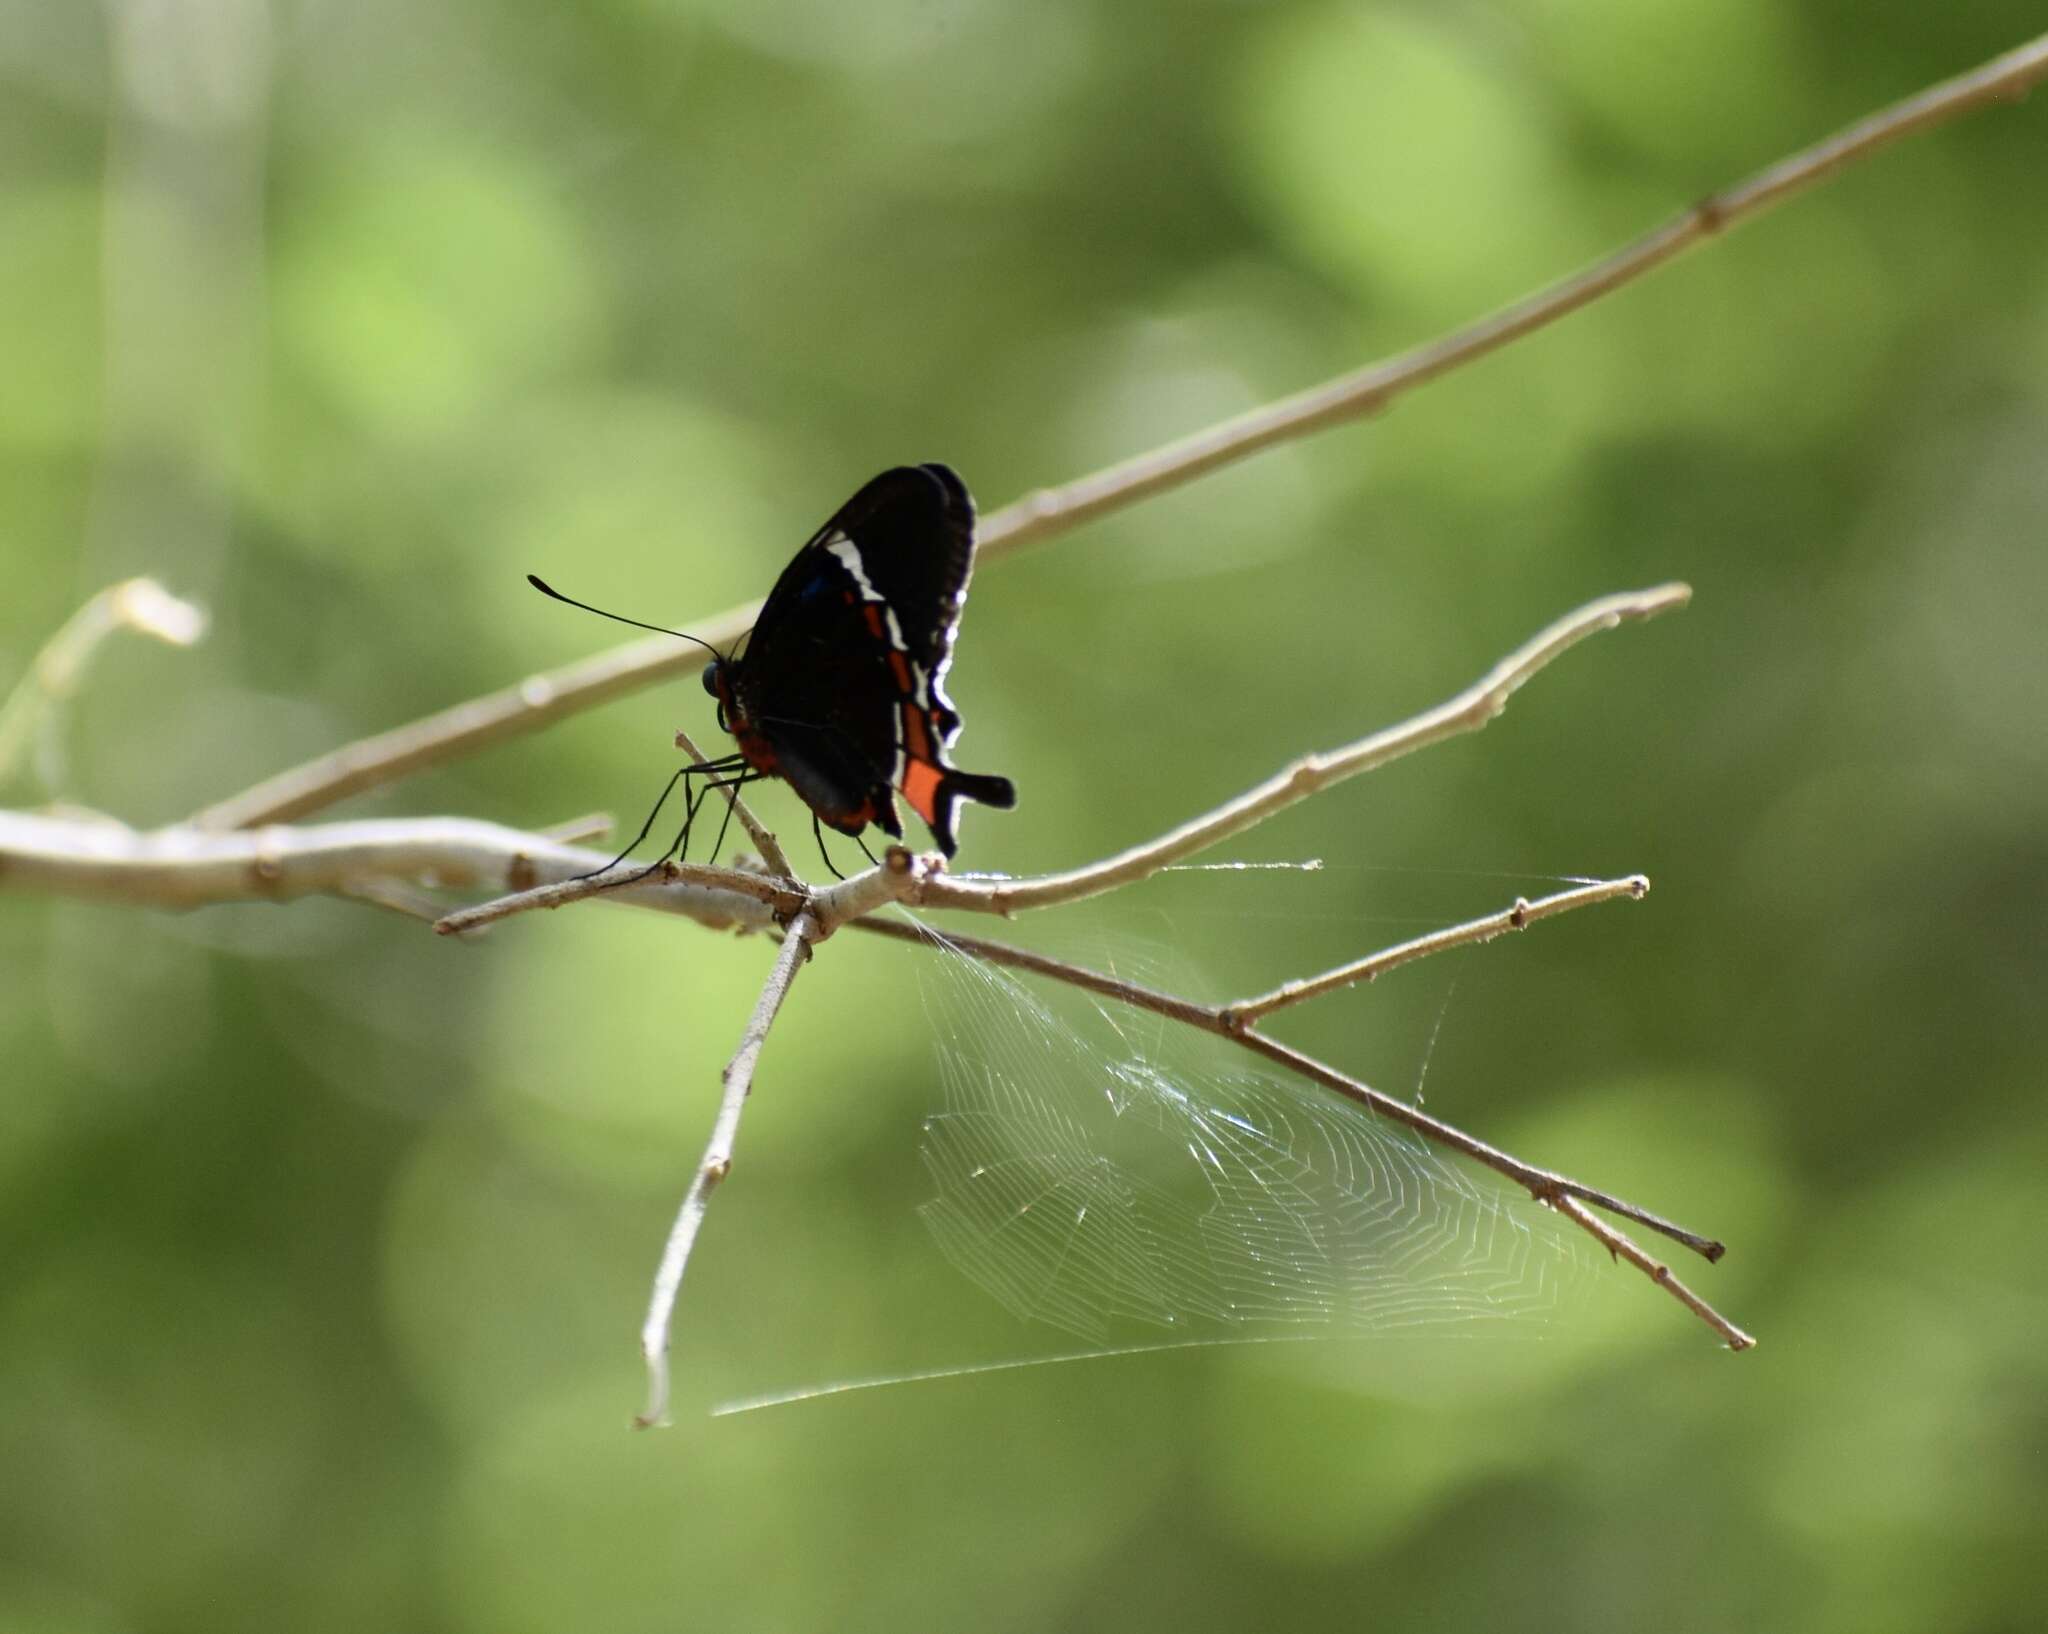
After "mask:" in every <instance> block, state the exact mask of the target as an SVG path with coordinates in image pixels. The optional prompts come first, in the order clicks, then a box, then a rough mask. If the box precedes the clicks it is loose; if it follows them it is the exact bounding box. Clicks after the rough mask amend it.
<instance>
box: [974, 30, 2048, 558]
mask: <svg viewBox="0 0 2048 1634" xmlns="http://www.w3.org/2000/svg"><path fill="white" fill-rule="evenodd" d="M2044 76H2048V35H2043V36H2042V37H2041V38H2039V39H2037V40H2034V41H2032V42H2031V43H2029V44H2027V45H2024V46H2021V47H2019V48H2018V49H2017V50H2014V51H2009V52H2007V53H2006V54H2005V55H2004V56H2002V57H1994V58H1993V59H1992V60H1991V61H1990V62H1987V63H1985V64H1984V65H1983V66H1982V67H1979V68H1975V69H1972V70H1971V71H1970V72H1969V73H1967V74H1961V75H1958V76H1957V77H1956V78H1954V79H1951V80H1944V81H1943V82H1942V83H1941V84H1939V85H1935V86H1932V87H1930V88H1929V89H1927V90H1925V91H1922V92H1920V93H1918V94H1917V95H1915V96H1910V97H1908V98H1906V100H1905V101H1903V102H1895V103H1893V104H1892V106H1890V107H1889V108H1885V109H1882V110H1880V111H1879V112H1877V113H1874V114H1871V115H1869V116H1868V117H1866V118H1863V119H1860V120H1858V121H1857V122H1856V123H1855V124H1853V125H1850V126H1848V127H1846V128H1845V129H1843V130H1840V131H1838V132H1836V133H1835V134H1834V135H1833V136H1830V137H1829V138H1827V140H1825V141H1823V142H1820V143H1817V144H1815V145H1814V146H1813V147H1810V148H1807V149H1805V150H1804V151H1803V152H1800V153H1795V154H1793V155H1791V156H1790V157H1789V158H1785V159H1781V160H1779V161H1778V162H1777V163H1776V164H1774V165H1771V166H1769V167H1768V168H1766V169H1764V170H1760V171H1758V172H1757V173H1756V174H1755V175H1753V176H1751V177H1749V178H1748V179H1747V180H1745V181H1741V182H1738V183H1736V184H1735V185H1734V186H1733V187H1729V188H1725V189H1723V190H1722V191H1721V192H1718V193H1713V194H1709V195H1708V196H1707V197H1706V198H1704V199H1702V200H1701V201H1700V202H1699V203H1698V204H1696V205H1694V206H1693V207H1692V208H1691V209H1690V210H1687V211H1686V212H1685V213H1684V214H1683V215H1680V216H1678V217H1676V218H1675V219H1674V220H1671V221H1668V222H1666V223H1665V224H1664V225H1663V226H1661V227H1658V228H1656V229H1655V230H1654V231H1652V232H1648V233H1645V234H1644V235H1643V236H1642V237H1641V238H1638V239H1636V240H1635V241H1634V242H1633V243H1630V244H1627V245H1624V246H1623V247H1622V248H1621V249H1619V250H1616V251H1614V252H1613V253H1611V254H1609V255H1607V256H1605V257H1604V258H1602V259H1601V260H1599V261H1596V262H1594V263H1593V264H1592V265H1591V266H1589V267H1586V268H1584V269H1582V270H1581V271H1579V272H1576V273H1574V274H1572V276H1571V277H1569V278H1566V279H1564V280H1562V281H1561V282H1559V283H1555V284H1552V285H1551V286H1550V287H1549V288H1548V289H1544V290H1540V291H1538V292H1537V293H1536V294H1534V295H1530V296H1527V297H1525V298H1524V299H1522V300H1520V301H1517V302H1515V303H1514V304H1513V305H1512V306H1508V307H1504V308H1502V309H1501V310H1500V311H1498V312H1495V313H1493V314H1492V315H1490V316H1488V317H1485V318H1482V319H1480V320H1479V321H1478V322H1477V323H1473V324H1470V325H1468V326H1467V327H1465V328H1463V329H1459V330H1455V331H1453V332H1452V333H1451V334H1448V335H1443V336H1440V337H1438V338H1437V339H1436V340H1433V341H1429V342H1427V343H1426V344H1424V345H1421V346H1418V347H1416V348H1414V349H1413V350H1412V351H1407V352H1402V353H1399V354H1397V355H1396V356H1394V357H1391V358H1387V359H1385V360H1383V361H1381V362H1378V363H1373V364H1369V365H1367V366H1366V367H1365V368H1362V369H1359V370H1357V371H1355V372H1354V373H1351V374H1346V375H1339V376H1338V377H1337V378H1336V379H1335V380H1330V381H1325V382H1324V383H1323V384H1322V385H1320V386H1315V387H1312V388H1310V389H1309V390H1308V391H1304V392H1300V393H1298V394H1296V395H1295V396H1293V397H1286V398H1282V399H1281V400H1280V401H1279V402H1277V403H1270V404H1267V405H1266V406H1265V407H1263V408H1257V409H1253V410H1251V411H1250V412H1249V413H1246V414H1242V415H1240V416H1238V417H1237V418H1236V419H1234V420H1226V421H1225V422H1224V423H1223V424H1221V425H1218V426H1211V427H1210V428H1209V429H1208V430H1206V431H1200V432H1197V433H1195V435H1193V436H1191V437H1186V438H1183V439H1182V440H1181V441H1179V442H1176V443H1169V444H1168V445H1167V446H1166V447H1164V448H1161V449H1157V450H1155V451H1153V452H1152V453H1149V454H1142V455H1140V456H1138V457H1137V458H1136V459H1132V460H1126V461H1125V462H1124V463H1123V464H1121V465H1113V466H1111V467H1110V468H1109V469H1108V470H1106V471H1099V472H1097V473H1096V474H1095V475H1094V476H1090V477H1083V478H1082V479H1081V480H1080V481H1078V482H1072V483H1069V484H1067V486H1065V487H1064V488H1056V489H1052V490H1050V491H1046V492H1041V493H1036V494H1031V495H1029V496H1027V497H1026V498H1024V499H1021V500H1019V501H1018V502H1017V503H1016V504H1014V505H1011V506H1009V507H1007V508H1006V509H1004V510H1001V511H998V512H996V513H995V515H993V516H991V517H990V518H989V519H988V521H987V523H986V524H985V525H984V526H983V528H982V548H983V550H984V551H985V552H987V553H990V554H994V553H998V552H1003V551H1008V550H1015V549H1018V548H1020V547H1022V546H1024V545H1028V544H1037V543H1040V542H1042V541H1043V540H1046V539H1049V538H1052V537H1054V536H1055V535H1058V534H1061V533H1065V532H1067V531H1069V530H1070V529H1073V528H1077V527H1080V526H1081V525H1082V524H1083V523H1087V522H1093V521H1095V520H1096V519H1097V518H1099V517H1103V516H1107V515H1109V514H1110V513H1111V512H1114V511H1119V510H1122V509H1124V508H1125V507H1126V506H1129V505H1135V504H1136V503H1138V502H1139V501H1140V500H1143V499H1149V498H1151V497H1152V496H1153V495H1155V494H1160V493H1165V492H1167V491H1168V490H1170V489H1174V488H1178V487H1180V486H1182V485H1183V484H1184V483H1188V482H1192V481H1193V480H1194V479H1195V478H1197V477H1200V476H1204V475H1206V474H1207V473H1209V472H1211V471H1214V470H1216V469H1218V468H1219V467H1221V466H1225V465H1230V464H1233V463H1235V462H1236V461H1238V460H1241V459H1244V458H1245V457H1246V456H1247V455H1250V454H1255V453H1257V452H1258V451H1259V450H1260V449H1263V448H1270V447H1272V446H1273V445H1274V444H1275V443H1283V442H1291V441H1293V440H1294V439H1295V438H1297V437H1304V436H1307V435H1309V434H1310V433H1312V432H1316V431H1322V430H1324V429H1326V428H1327V427H1330V426H1334V425H1341V424H1343V423H1344V422H1346V421H1349V420H1356V419H1359V418H1361V417H1363V416H1365V415H1369V414H1377V413H1378V412H1380V411H1381V410H1382V409H1385V408H1387V407H1388V406H1390V405H1391V404H1392V403H1393V402H1394V400H1395V399H1396V398H1398V397H1400V396H1402V395H1404V394H1405V393H1407V392H1410V391H1412V390H1414V389H1415V388H1416V387H1417V386H1421V385H1425V384H1427V383H1428V382H1429V381H1432V380H1436V379H1439V378H1441V377H1442V376H1444V375H1447V374H1449V373H1451V371H1452V370H1454V369H1460V368H1463V367H1464V366H1465V365H1466V364H1468V363H1473V362H1476V361H1477V360H1478V359H1480V358H1482V357H1485V356H1486V355H1487V354H1488V353H1491V352H1497V351H1499V350H1500V349H1501V348H1502V347H1504V346H1507V345H1509V344H1510V343H1512V342H1514V341H1517V340H1520V339H1521V338H1522V337H1523V336H1524V335H1527V334H1532V333H1533V332H1535V331H1536V330H1538V329H1543V328H1546V327H1548V326H1549V325H1550V324H1553V323H1555V322H1556V321H1557V320H1558V319H1559V318H1563V317H1567V316H1569V315H1570V314H1571V313H1573V312H1576V311H1578V310H1579V309H1580V308H1581V307H1585V306H1590V305H1591V304H1592V303H1593V302H1594V301H1597V300H1598V299H1600V297H1601V296H1603V295H1608V294H1612V293H1613V292H1614V291H1615V290H1617V289H1620V288H1621V287H1622V286H1623V285H1624V284H1630V283H1633V282H1635V280H1636V279H1638V278H1640V277H1642V276H1643V274H1644V273H1646V272H1650V271H1653V270H1654V269H1655V268H1657V267H1660V266H1662V265H1663V264H1664V263H1665V262H1666V261H1669V260H1671V259H1673V258H1674V257H1675V256H1677V255H1679V254H1680V253H1681V252H1683V251H1685V250H1688V249H1691V248H1692V247H1693V246H1694V245H1696V244H1699V243H1701V242H1703V241H1705V240H1706V239H1709V238H1712V237H1714V236H1716V235H1717V234H1720V233H1723V232H1726V231H1727V230H1728V229H1729V228H1730V227H1733V226H1735V225H1736V224H1737V223H1739V222H1742V221H1745V220H1747V219H1749V218H1750V217H1752V216H1756V215H1760V214H1762V212H1763V211H1764V210H1766V209H1768V208H1769V207H1770V206H1771V205H1774V204H1776V203H1778V202H1780V201H1781V200H1783V199H1786V198H1789V197H1790V196H1791V195H1792V194H1794V193H1797V192H1800V191H1802V190H1804V189H1805V188H1808V187H1811V186H1813V185H1814V184H1815V183H1817V182H1821V181H1825V180H1826V179H1827V178H1828V177H1830V176H1832V175H1834V174H1835V173H1836V172H1837V171H1839V170H1842V169H1845V168H1846V167H1847V166H1849V165H1851V164H1853V163H1855V162H1856V161H1857V160H1858V159H1862V158H1865V157H1867V156H1869V155H1870V154H1872V153H1875V152H1876V151H1877V150H1878V149H1879V148H1882V147H1887V146H1889V145H1890V144H1891V143H1893V142H1896V141H1898V140H1900V139H1901V138H1902V137H1906V136H1911V135H1913V134H1915V133H1917V132H1919V131H1923V130H1929V129H1932V128H1933V127H1934V126H1936V125H1941V124H1945V123H1947V122H1948V121H1949V120H1951V119H1955V118H1957V117H1959V116H1960V115H1962V114H1965V113H1970V112H1972V111H1974V110H1976V109H1978V108H1982V107H1985V106H1988V105H1989V104H1992V103H1997V102H2017V101H2019V100H2020V99H2021V98H2022V97H2024V96H2025V95H2026V93H2027V92H2028V90H2029V89H2031V88H2032V87H2033V86H2034V85H2035V84H2036V83H2037V82H2039V81H2040V80H2041V79H2042V78H2043V77H2044Z"/></svg>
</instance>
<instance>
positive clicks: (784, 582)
mask: <svg viewBox="0 0 2048 1634" xmlns="http://www.w3.org/2000/svg"><path fill="white" fill-rule="evenodd" d="M973 564H974V501H973V500H972V498H970V497H969V495H968V492H967V488H966V485H965V484H964V483H962V482H961V480H960V478H959V477H958V476H957V475H955V474H954V473H953V471H952V470H951V469H949V468H948V467H946V466H944V465H937V464H931V465H904V466H898V467H896V468H895V469H893V470H889V471H884V472H883V473H882V474H881V475H880V476H878V477H876V478H875V479H874V480H873V481H872V482H870V483H868V484H867V485H866V486H865V487H864V488H862V489H861V490H860V492H859V493H857V494H855V495H854V496H853V498H851V499H850V500H848V501H847V502H846V503H845V504H844V505H843V506H841V507H840V509H839V510H838V512H837V513H836V514H835V515H834V516H833V517H832V519H831V521H829V522H827V523H826V524H825V526H824V527H822V528H820V529H819V530H818V532H817V533H816V534H814V535H813V536H812V538H811V539H810V541H809V542H808V543H807V544H805V546H804V548H803V549H802V550H800V551H798V552H797V555H796V558H795V560H793V561H792V562H791V563H790V564H789V566H788V567H787V568H785V569H784V570H783V573H782V576H781V577H780V578H779V579H777V580H776V582H775V588H774V589H773V590H772V591H770V592H769V595H768V599H767V601H766V602H765V603H764V604H763V606H762V608H761V616H760V617H759V618H758V619H757V620H756V621H755V624H754V630H753V634H752V636H751V637H750V638H749V641H748V645H747V650H746V652H745V653H744V654H743V655H742V656H739V657H736V658H721V659H719V660H718V661H717V662H715V663H713V664H712V665H711V666H710V667H709V668H708V669H706V670H705V672H704V688H705V690H706V691H707V692H709V693H710V694H711V695H712V696H713V697H714V698H716V699H717V700H718V702H719V713H720V717H721V721H722V723H723V724H724V725H725V727H726V728H727V729H728V730H729V731H730V732H731V733H732V735H733V737H734V739H735V740H736V742H737V743H738V746H739V751H740V754H741V755H742V756H743V757H744V758H745V760H746V763H747V765H748V767H749V768H750V769H751V770H752V771H753V772H754V773H756V774H758V775H760V776H763V777H779V778H782V779H783V780H784V781H786V782H787V783H788V784H789V785H790V786H791V787H792V788H793V789H795V790H796V792H797V795H798V797H799V798H800V799H802V800H803V802H804V804H805V805H807V806H809V807H810V808H811V810H812V811H813V812H815V813H816V814H817V816H818V818H819V820H820V821H821V822H823V823H825V824H826V825H828V826H829V827H831V828H834V829H836V830H838V831H839V832H840V833H842V834H852V835H858V834H860V833H861V832H862V830H864V829H865V828H866V827H867V825H868V824H870V823H874V824H876V825H877V826H879V827H880V828H881V829H882V830H883V832H885V833H887V834H889V835H891V836H894V837H896V838H901V837H902V833H903V824H902V818H901V815H900V814H899V812H898V810H897V806H896V797H897V796H898V795H899V794H900V795H901V796H902V797H903V799H904V801H905V802H906V803H907V804H908V805H909V806H910V808H911V810H913V811H914V812H916V813H917V815H918V816H919V817H920V818H922V819H923V820H924V822H925V824H926V826H927V827H929V828H930V829H931V831H932V837H933V839H934V840H936V841H937V842H938V845H939V848H940V850H942V851H944V852H945V853H946V855H947V856H951V855H952V854H953V852H954V851H955V849H956V848H957V846H958V843H959V842H958V838H957V834H956V831H955V821H956V816H957V811H958V807H959V803H960V801H962V800H975V801H979V802H980V803H982V804H984V805H989V806H995V807H999V808H1003V809H1008V808H1009V807H1011V806H1014V805H1015V804H1016V798H1017V797H1016V790H1015V788H1014V787H1013V786H1012V785H1011V783H1010V781H1009V779H1008V778H1004V777H994V776H988V775H984V774H979V773H974V772H963V771H960V770H958V769H957V768H955V767H953V766H951V765H949V764H948V763H947V760H946V751H947V749H948V748H949V747H950V746H951V744H952V742H953V739H954V738H955V737H956V736H957V735H958V734H959V731H960V715H959V712H958V711H957V710H956V709H954V707H953V704H952V701H951V700H950V699H949V698H947V696H946V693H945V686H944V682H945V675H946V669H947V667H948V665H950V664H951V662H952V657H953V640H954V636H955V635H956V633H957V632H958V630H959V626H960V612H961V608H962V607H963V605H964V604H965V602H966V597H967V580H968V575H969V573H970V572H971V570H972V568H973Z"/></svg>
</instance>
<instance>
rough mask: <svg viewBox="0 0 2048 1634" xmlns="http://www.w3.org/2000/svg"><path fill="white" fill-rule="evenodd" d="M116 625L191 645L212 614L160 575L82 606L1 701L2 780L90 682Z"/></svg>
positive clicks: (126, 583) (49, 775)
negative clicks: (90, 671) (59, 711)
mask: <svg viewBox="0 0 2048 1634" xmlns="http://www.w3.org/2000/svg"><path fill="white" fill-rule="evenodd" d="M116 630H132V631H134V632H135V633H137V634H138V635H147V636H153V637H155V638H156V639H157V640H158V641H163V642H167V643H169V644H170V645H171V646H174V647H189V646H191V645H193V644H194V643H195V642H196V641H198V640H199V638H200V637H201V636H203V635H204V634H205V633H206V615H205V614H204V613H203V612H201V611H200V610H199V609H198V608H197V607H195V606H194V605H193V604H192V603H191V602H189V601H180V600H179V599H178V598H177V597H176V596H174V595H172V594H171V593H170V592H169V591H168V590H166V589H165V588H164V587H163V586H162V585H160V584H158V583H157V582H156V580H154V579H124V580H122V582H121V583H119V584H112V585H109V586H107V588H106V589H104V590H102V591H101V592H100V593H99V594H98V595H96V596H94V597H93V598H92V599H91V600H90V601H88V602H87V603H86V604H85V605H84V606H83V607H81V608H79V610H78V611H77V612H75V613H73V614H72V615H71V617H70V618H68V619H66V620H65V621H64V624H63V626H62V628H60V629H59V630H58V631H57V633H56V634H55V635H53V636H51V637H50V639H49V640H48V641H46V642H44V643H43V647H42V650H41V651H40V652H38V653H37V654H36V656H35V657H34V659H33V660H31V661H30V663H29V666H28V670H27V672H26V673H25V674H23V676H22V677H21V679H20V681H18V682H17V683H16V684H15V688H14V690H13V691H12V692H11V693H9V694H8V696H7V701H6V702H5V703H4V704H0V782H5V781H6V780H7V779H8V778H9V777H10V776H12V775H13V773H14V771H15V769H16V767H17V766H18V765H19V764H20V763H21V761H22V760H23V759H24V758H25V757H26V755H27V754H28V750H29V745H30V744H31V743H32V742H33V741H34V739H35V737H36V728H37V726H38V724H39V723H47V722H48V721H49V720H51V719H52V718H53V716H54V712H55V711H56V710H57V709H58V708H60V707H61V706H62V705H63V704H64V703H66V702H67V701H68V700H69V699H71V698H72V697H73V696H74V695H75V694H76V693H77V691H78V689H79V687H80V686H81V685H83V684H84V681H85V672H86V670H87V669H88V668H90V667H91V664H92V660H93V657H94V655H95V654H96V653H97V652H98V651H99V647H100V643H101V642H103V641H105V640H106V638H107V637H108V636H110V635H112V634H113V633H114V632H115V631H116ZM58 781H59V779H58V776H57V772H56V769H55V768H54V767H47V768H45V771H44V776H43V782H44V784H45V785H46V786H54V785H55V784H56V783H57V782H58Z"/></svg>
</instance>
